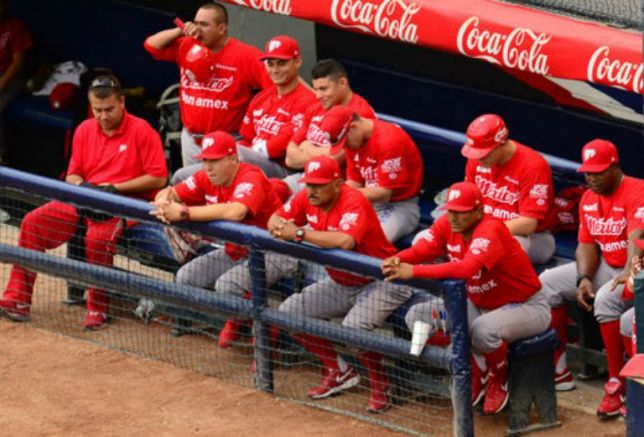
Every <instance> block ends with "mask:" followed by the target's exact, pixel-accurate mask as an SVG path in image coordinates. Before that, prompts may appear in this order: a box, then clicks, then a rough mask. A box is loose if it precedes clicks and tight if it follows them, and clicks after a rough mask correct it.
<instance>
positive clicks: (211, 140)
mask: <svg viewBox="0 0 644 437" xmlns="http://www.w3.org/2000/svg"><path fill="white" fill-rule="evenodd" d="M213 144H215V139H214V138H210V137H208V138H204V140H203V141H202V142H201V147H202V148H203V149H207V148H208V147H210V146H212V145H213Z"/></svg>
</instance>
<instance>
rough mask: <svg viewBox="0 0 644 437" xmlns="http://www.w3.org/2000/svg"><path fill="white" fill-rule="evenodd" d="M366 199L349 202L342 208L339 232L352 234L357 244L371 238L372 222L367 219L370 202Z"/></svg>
mask: <svg viewBox="0 0 644 437" xmlns="http://www.w3.org/2000/svg"><path fill="white" fill-rule="evenodd" d="M360 195H361V196H362V194H360ZM364 200H365V201H364V202H347V204H346V205H344V208H342V211H341V214H340V222H339V223H338V232H342V233H345V234H348V235H350V236H351V237H352V238H353V239H354V240H355V242H356V244H359V243H363V242H364V241H365V240H366V239H367V238H369V235H368V234H369V227H370V223H369V221H368V219H367V211H366V206H367V205H369V206H370V204H368V203H366V202H368V201H367V200H366V198H365V199H364ZM376 224H378V223H377V222H376Z"/></svg>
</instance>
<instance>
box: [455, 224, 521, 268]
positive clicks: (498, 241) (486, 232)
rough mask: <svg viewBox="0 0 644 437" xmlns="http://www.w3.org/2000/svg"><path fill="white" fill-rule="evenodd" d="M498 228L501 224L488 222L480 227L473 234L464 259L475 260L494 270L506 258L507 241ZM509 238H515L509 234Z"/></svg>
mask: <svg viewBox="0 0 644 437" xmlns="http://www.w3.org/2000/svg"><path fill="white" fill-rule="evenodd" d="M493 223H494V224H493ZM498 226H505V225H504V224H503V223H501V222H488V223H482V224H481V225H479V226H478V227H477V228H476V229H475V230H474V232H473V234H472V242H471V243H470V247H469V248H468V250H467V253H466V254H465V256H464V257H463V259H467V258H474V259H476V260H478V261H479V262H480V263H481V264H483V265H484V266H485V267H486V268H487V269H488V270H492V269H493V268H494V266H496V265H497V264H498V263H499V262H500V261H501V260H502V259H503V257H504V256H505V252H506V249H505V246H506V245H505V241H504V240H503V236H502V235H501V233H500V229H499V228H498ZM508 236H509V238H513V237H512V236H510V234H509V233H508Z"/></svg>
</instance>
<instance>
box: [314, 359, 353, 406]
mask: <svg viewBox="0 0 644 437" xmlns="http://www.w3.org/2000/svg"><path fill="white" fill-rule="evenodd" d="M359 382H360V375H358V373H357V372H356V371H355V370H354V369H353V367H351V366H349V367H347V370H346V371H345V372H340V370H337V369H333V370H327V373H326V376H325V377H324V379H323V380H322V382H321V383H320V385H318V386H317V387H313V388H312V389H311V390H309V393H308V395H309V397H311V398H313V399H324V398H328V397H329V396H332V395H334V394H336V393H340V392H341V391H343V390H348V389H350V388H351V387H355V386H356V385H357V384H358V383H359Z"/></svg>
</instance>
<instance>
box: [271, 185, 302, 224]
mask: <svg viewBox="0 0 644 437" xmlns="http://www.w3.org/2000/svg"><path fill="white" fill-rule="evenodd" d="M275 214H277V215H278V216H280V217H282V218H284V219H286V220H293V222H294V223H295V224H296V225H297V226H304V225H305V224H306V223H307V221H306V190H302V191H300V192H298V193H297V194H296V195H295V196H293V198H291V200H289V201H288V202H286V203H285V204H284V205H283V206H282V207H281V208H280V209H278V210H277V212H276V213H275Z"/></svg>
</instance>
